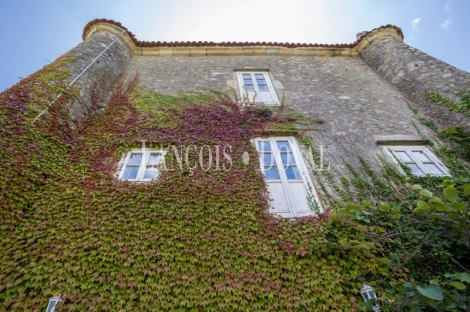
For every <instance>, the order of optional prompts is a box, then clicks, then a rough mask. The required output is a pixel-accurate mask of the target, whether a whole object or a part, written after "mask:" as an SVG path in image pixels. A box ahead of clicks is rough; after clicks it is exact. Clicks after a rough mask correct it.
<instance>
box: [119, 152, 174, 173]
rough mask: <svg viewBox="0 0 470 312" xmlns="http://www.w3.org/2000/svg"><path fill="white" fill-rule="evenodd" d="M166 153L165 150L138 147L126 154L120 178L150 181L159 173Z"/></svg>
mask: <svg viewBox="0 0 470 312" xmlns="http://www.w3.org/2000/svg"><path fill="white" fill-rule="evenodd" d="M164 155H165V152H164V151H158V150H151V149H138V150H134V151H130V152H129V153H127V155H125V156H124V158H123V161H121V163H122V167H121V170H120V172H119V179H120V180H128V181H150V180H152V179H155V178H156V177H158V175H159V173H160V172H159V170H158V166H159V163H160V162H162V160H163V157H164Z"/></svg>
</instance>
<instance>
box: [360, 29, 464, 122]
mask: <svg viewBox="0 0 470 312" xmlns="http://www.w3.org/2000/svg"><path fill="white" fill-rule="evenodd" d="M361 58H362V59H363V60H364V61H365V62H366V63H367V64H368V65H369V66H370V67H371V68H372V69H373V70H374V71H376V72H377V73H378V74H379V75H380V76H382V77H384V78H385V79H386V80H387V81H388V82H390V83H391V84H392V85H393V86H395V87H396V88H397V89H398V90H400V91H401V92H402V93H403V95H404V96H405V97H407V98H408V99H410V100H411V101H413V102H414V103H415V105H416V108H418V110H419V111H420V112H421V113H422V114H424V115H426V116H428V117H431V118H433V119H434V120H435V121H436V122H437V123H438V124H439V125H440V126H441V127H442V128H446V127H448V126H461V127H463V128H464V129H466V130H470V118H469V117H468V116H465V115H463V114H461V113H455V112H452V111H450V110H449V109H448V108H447V107H444V106H441V105H438V104H435V103H432V102H430V101H428V100H426V99H425V98H424V94H425V93H426V92H440V93H441V94H443V95H445V96H447V97H450V98H451V99H452V100H453V101H456V102H458V101H459V98H458V96H457V92H458V91H460V90H466V91H470V73H468V72H465V71H462V70H460V69H458V68H455V67H453V66H451V65H449V64H447V63H445V62H442V61H440V60H438V59H436V58H434V57H432V56H429V55H427V54H426V53H424V52H421V51H419V50H417V49H415V48H413V47H410V46H409V45H407V44H405V43H403V42H401V41H398V40H396V39H394V38H391V37H386V38H380V39H378V40H375V41H373V42H371V43H370V44H369V45H368V46H367V47H366V48H365V49H364V50H363V51H362V54H361Z"/></svg>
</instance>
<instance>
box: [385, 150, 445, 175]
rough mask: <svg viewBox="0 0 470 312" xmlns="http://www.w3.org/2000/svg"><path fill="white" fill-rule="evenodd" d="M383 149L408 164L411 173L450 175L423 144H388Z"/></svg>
mask: <svg viewBox="0 0 470 312" xmlns="http://www.w3.org/2000/svg"><path fill="white" fill-rule="evenodd" d="M385 149H386V151H387V153H389V154H390V153H393V154H394V155H395V157H396V158H397V159H399V160H400V161H401V162H403V163H404V164H405V165H406V166H408V167H409V168H410V169H411V173H412V174H413V175H417V176H423V175H426V174H430V175H434V176H448V175H450V174H449V170H448V169H447V168H446V167H445V166H444V165H443V164H442V163H441V162H440V161H439V159H437V158H436V156H434V154H433V153H431V152H430V151H429V150H428V149H427V148H426V147H424V146H388V147H385ZM391 156H392V155H391ZM393 159H395V158H394V157H393ZM395 160H396V159H395Z"/></svg>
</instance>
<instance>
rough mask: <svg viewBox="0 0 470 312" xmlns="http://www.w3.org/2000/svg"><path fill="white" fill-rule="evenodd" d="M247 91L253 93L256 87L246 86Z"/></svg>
mask: <svg viewBox="0 0 470 312" xmlns="http://www.w3.org/2000/svg"><path fill="white" fill-rule="evenodd" d="M245 89H246V90H247V91H252V90H255V87H254V86H253V85H245Z"/></svg>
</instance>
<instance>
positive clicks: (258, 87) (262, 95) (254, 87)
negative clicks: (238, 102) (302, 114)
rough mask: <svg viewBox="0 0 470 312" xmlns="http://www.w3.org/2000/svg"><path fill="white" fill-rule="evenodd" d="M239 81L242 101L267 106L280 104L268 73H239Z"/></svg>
mask: <svg viewBox="0 0 470 312" xmlns="http://www.w3.org/2000/svg"><path fill="white" fill-rule="evenodd" d="M237 79H238V87H239V90H240V96H241V98H242V99H245V98H247V100H249V101H250V102H262V103H264V104H266V105H276V104H279V100H278V98H277V95H276V91H275V90H274V87H273V85H272V83H271V80H270V79H269V75H268V73H267V72H237Z"/></svg>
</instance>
